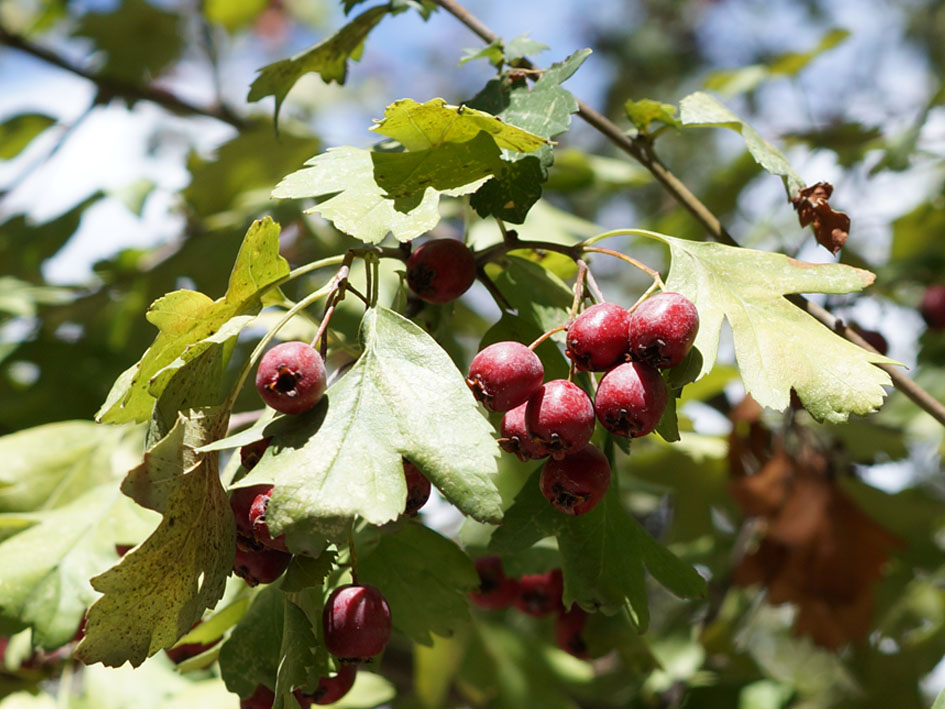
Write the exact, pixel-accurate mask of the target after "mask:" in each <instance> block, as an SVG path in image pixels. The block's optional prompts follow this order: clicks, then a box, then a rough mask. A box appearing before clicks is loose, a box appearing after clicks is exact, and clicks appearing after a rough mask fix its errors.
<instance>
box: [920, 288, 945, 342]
mask: <svg viewBox="0 0 945 709" xmlns="http://www.w3.org/2000/svg"><path fill="white" fill-rule="evenodd" d="M919 312H920V313H922V317H923V318H924V319H925V324H926V325H928V326H929V328H930V329H932V330H942V329H945V283H936V284H935V285H931V286H929V287H928V288H926V289H925V293H924V294H923V296H922V304H921V305H920V306H919Z"/></svg>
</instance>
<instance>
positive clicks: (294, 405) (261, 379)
mask: <svg viewBox="0 0 945 709" xmlns="http://www.w3.org/2000/svg"><path fill="white" fill-rule="evenodd" d="M326 381H327V374H326V372H325V361H324V360H323V359H322V356H321V355H320V354H319V353H318V351H317V350H316V349H315V348H314V347H312V346H311V345H309V344H308V343H305V342H283V343H282V344H281V345H276V346H275V347H273V348H272V349H271V350H269V351H268V352H266V354H264V355H263V358H262V360H261V361H260V362H259V368H258V369H257V370H256V390H257V391H258V392H259V395H260V396H261V397H262V400H263V401H265V402H266V404H267V405H269V406H271V407H272V408H274V409H275V410H276V411H279V412H281V413H284V414H301V413H302V412H304V411H308V410H309V409H310V408H312V407H313V406H315V404H317V403H318V402H319V401H320V400H321V398H322V395H323V394H324V393H325V383H326Z"/></svg>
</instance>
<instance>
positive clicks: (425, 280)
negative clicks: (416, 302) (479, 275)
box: [407, 239, 476, 305]
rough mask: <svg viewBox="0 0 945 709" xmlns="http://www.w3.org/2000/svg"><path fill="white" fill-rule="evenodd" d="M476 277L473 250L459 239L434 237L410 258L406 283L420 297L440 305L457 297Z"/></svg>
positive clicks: (467, 288)
mask: <svg viewBox="0 0 945 709" xmlns="http://www.w3.org/2000/svg"><path fill="white" fill-rule="evenodd" d="M474 280H476V259H475V257H474V256H473V252H472V251H470V250H469V247H468V246H466V244H464V243H463V242H461V241H456V239H433V240H431V241H428V242H427V243H425V244H424V245H423V246H421V247H420V248H419V249H417V250H416V251H414V252H413V253H412V254H410V258H409V259H407V285H408V286H409V287H410V290H412V291H413V292H414V293H415V294H416V295H417V296H418V297H420V298H422V299H423V300H425V301H427V302H428V303H434V304H437V305H440V304H443V303H449V302H450V301H451V300H456V299H457V298H459V296H461V295H462V294H463V293H465V292H466V291H467V290H469V286H471V285H472V284H473V281H474Z"/></svg>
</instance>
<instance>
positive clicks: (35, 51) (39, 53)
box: [0, 26, 245, 129]
mask: <svg viewBox="0 0 945 709" xmlns="http://www.w3.org/2000/svg"><path fill="white" fill-rule="evenodd" d="M0 44H4V45H6V46H8V47H10V48H12V49H17V50H19V51H21V52H24V53H25V54H29V55H30V56H32V57H36V58H37V59H41V60H42V61H44V62H46V63H47V64H52V65H53V66H56V67H59V68H60V69H63V70H64V71H68V72H70V73H72V74H75V75H76V76H81V77H82V78H83V79H86V80H88V81H91V82H92V83H93V84H95V85H96V86H97V87H98V91H99V94H100V96H101V97H102V98H104V99H111V98H113V97H121V98H124V99H126V100H128V101H129V102H133V101H150V102H151V103H156V104H157V105H159V106H161V107H163V108H166V109H167V110H168V111H171V112H172V113H176V114H178V115H185V116H206V117H208V118H215V119H217V120H218V121H223V122H224V123H229V124H230V125H231V126H233V127H234V128H237V129H242V128H244V127H245V121H244V120H243V119H242V118H240V117H239V116H238V115H236V114H235V113H234V112H233V111H231V110H230V109H229V108H227V107H226V106H225V105H221V106H218V107H215V108H203V107H201V106H196V105H194V104H192V103H189V102H187V101H184V100H183V99H181V98H178V97H177V96H175V95H174V94H172V93H171V92H170V91H167V90H166V89H161V88H158V87H156V86H140V85H138V84H134V83H132V82H129V81H124V80H122V79H116V78H113V77H109V76H102V75H100V74H93V73H92V72H89V71H86V70H85V69H83V68H81V67H79V66H76V65H74V64H72V63H70V62H69V61H67V60H66V59H64V58H63V57H60V56H59V55H58V54H56V53H54V52H51V51H49V50H48V49H44V48H43V47H40V46H39V45H36V44H33V43H32V42H30V41H29V40H28V39H26V38H24V37H21V36H19V35H17V34H13V33H12V32H8V31H7V30H6V29H4V28H3V27H2V26H0Z"/></svg>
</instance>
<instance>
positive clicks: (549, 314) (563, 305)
mask: <svg viewBox="0 0 945 709" xmlns="http://www.w3.org/2000/svg"><path fill="white" fill-rule="evenodd" d="M497 267H500V268H501V269H502V270H501V271H498V272H497ZM486 272H487V273H488V274H489V275H490V276H491V277H492V280H493V281H494V282H495V284H496V286H497V287H498V288H499V291H500V292H501V293H502V295H503V296H505V298H506V300H508V302H509V304H510V305H511V306H512V307H513V308H515V310H516V311H517V314H518V316H519V317H520V318H522V319H524V320H526V321H528V322H531V323H534V324H535V325H537V326H538V327H539V328H540V329H541V332H547V331H548V330H550V329H552V328H554V327H557V326H558V325H560V324H561V323H563V322H564V321H565V320H566V319H567V317H568V311H569V309H570V308H571V302H572V301H573V300H574V294H573V293H572V292H571V289H570V288H569V287H568V286H567V284H565V283H564V281H562V280H561V279H560V278H558V277H557V276H555V275H554V274H553V273H551V272H550V271H549V270H547V269H545V268H543V267H542V266H540V265H539V264H537V263H534V262H532V261H530V260H528V259H526V258H521V257H519V256H516V255H511V254H507V255H506V257H505V258H504V259H503V261H502V262H501V264H490V265H489V266H488V267H487V269H486ZM557 339H558V340H559V341H561V342H563V341H564V335H563V334H562V335H560V336H557Z"/></svg>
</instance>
